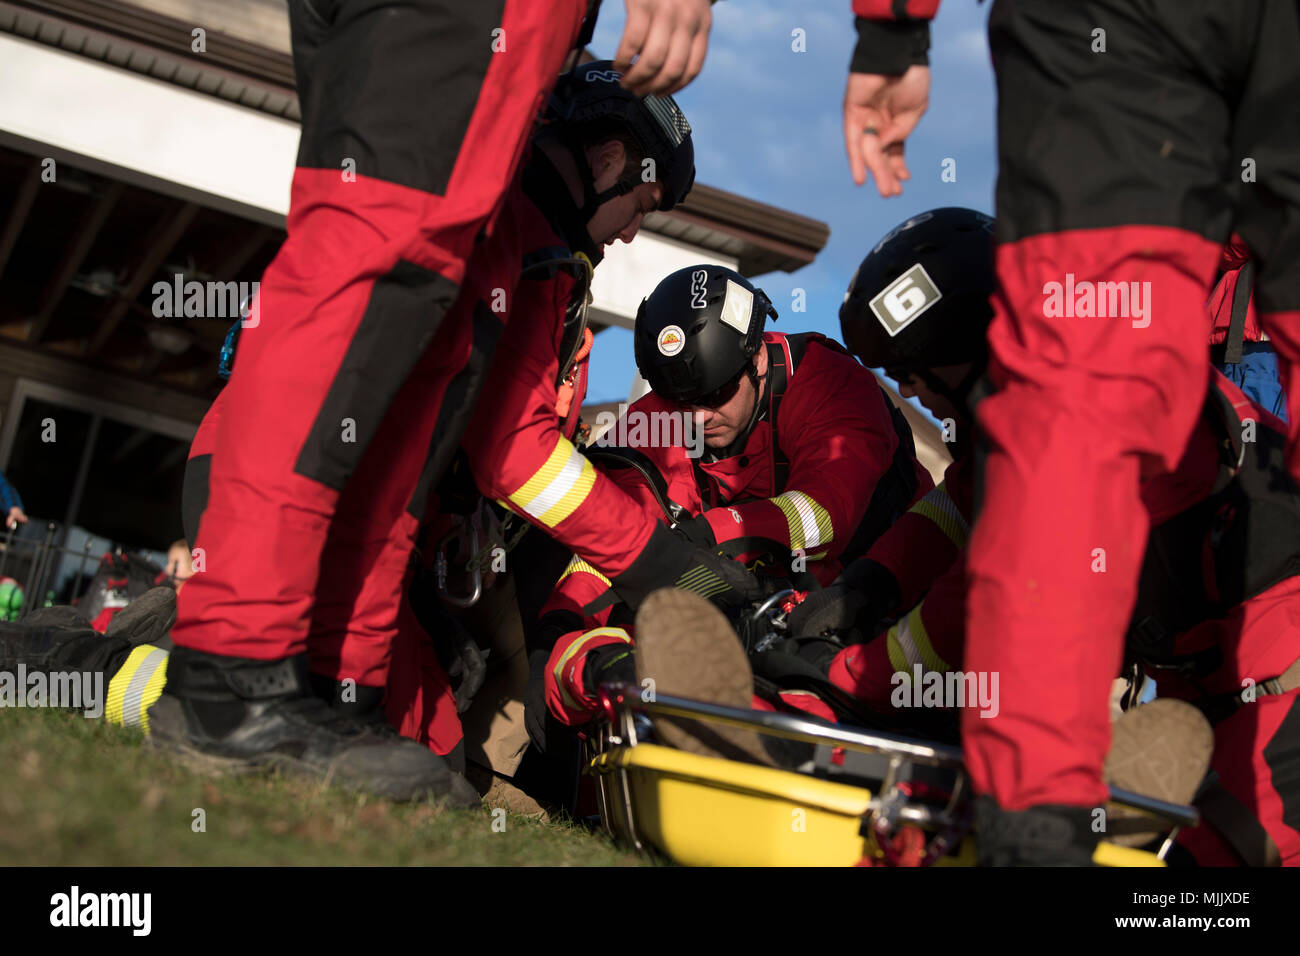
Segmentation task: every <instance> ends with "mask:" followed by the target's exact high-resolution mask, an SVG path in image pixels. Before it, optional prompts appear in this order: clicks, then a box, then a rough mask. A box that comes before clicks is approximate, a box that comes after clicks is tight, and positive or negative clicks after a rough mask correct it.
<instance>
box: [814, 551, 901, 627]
mask: <svg viewBox="0 0 1300 956" xmlns="http://www.w3.org/2000/svg"><path fill="white" fill-rule="evenodd" d="M901 599H902V595H901V591H900V589H899V587H898V581H897V580H896V579H895V578H894V575H893V574H892V573H891V572H890V571H889V569H888V568H886V567H885V566H884V565H882V564H879V563H877V562H875V561H871V560H868V559H867V558H861V559H859V560H857V561H854V562H853V563H852V564H850V565H849V566H848V567H847V568H845V569H844V573H843V574H841V575H840V577H839V580H837V581H836V582H835V583H834V584H832V585H831V586H830V587H828V588H823V589H822V590H820V591H814V592H812V593H811V594H809V595H808V597H806V598H805V599H804V600H803V601H802V602H801V603H800V604H799V605H798V606H796V607H795V609H794V610H793V611H791V612H790V618H789V624H790V633H791V634H793V635H794V636H795V637H821V636H823V635H826V634H832V633H837V632H838V633H843V632H846V631H850V630H856V631H857V632H858V633H857V634H856V635H853V637H852V639H853V640H861V641H869V640H871V639H872V638H873V637H875V636H876V634H877V633H878V632H879V631H880V629H881V626H882V625H883V624H884V622H885V621H888V620H889V619H891V618H892V617H893V616H894V612H895V611H896V609H897V607H898V604H899V602H900V600H901Z"/></svg>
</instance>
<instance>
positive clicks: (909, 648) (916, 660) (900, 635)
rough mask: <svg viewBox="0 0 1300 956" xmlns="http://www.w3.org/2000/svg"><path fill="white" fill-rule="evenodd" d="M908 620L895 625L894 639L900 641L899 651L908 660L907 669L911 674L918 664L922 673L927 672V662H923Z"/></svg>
mask: <svg viewBox="0 0 1300 956" xmlns="http://www.w3.org/2000/svg"><path fill="white" fill-rule="evenodd" d="M908 617H911V615H908ZM907 620H908V618H907V617H905V618H903V619H902V620H901V621H899V622H898V623H897V624H896V625H894V637H895V639H897V641H898V647H899V650H901V651H902V652H903V656H904V657H906V658H907V669H908V671H909V672H910V671H911V670H912V668H914V667H916V665H917V664H920V665H921V669H922V671H924V670H925V661H923V660H921V652H920V651H919V650H918V649H917V647H916V642H915V641H914V640H912V629H911V628H910V627H909V626H908V624H907Z"/></svg>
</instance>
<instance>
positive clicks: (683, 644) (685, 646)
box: [635, 588, 776, 766]
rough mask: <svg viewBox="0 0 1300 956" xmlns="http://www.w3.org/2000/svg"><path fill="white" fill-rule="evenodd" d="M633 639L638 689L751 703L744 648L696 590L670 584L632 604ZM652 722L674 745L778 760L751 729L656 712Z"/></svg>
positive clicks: (740, 705) (746, 706)
mask: <svg viewBox="0 0 1300 956" xmlns="http://www.w3.org/2000/svg"><path fill="white" fill-rule="evenodd" d="M635 643H636V654H635V659H636V676H637V683H638V684H640V685H641V686H642V687H643V688H648V689H650V688H652V689H653V692H654V693H655V694H665V695H668V696H671V697H685V698H688V699H690V700H699V701H706V702H708V703H713V704H720V705H722V706H724V707H734V708H736V709H738V710H750V709H751V708H752V706H753V691H754V675H753V673H752V672H751V671H750V668H749V660H748V658H747V657H746V656H745V650H744V648H742V647H741V646H740V640H739V639H738V638H737V637H736V634H735V632H734V631H733V630H732V629H731V625H730V624H728V623H727V619H726V618H725V617H723V615H722V612H721V611H719V610H718V609H717V608H715V607H714V606H713V605H712V604H710V603H709V602H708V601H706V600H705V599H704V598H702V597H700V596H699V595H697V594H693V593H691V592H690V591H680V590H677V589H676V588H664V589H662V590H659V591H655V592H654V593H653V594H651V595H650V596H649V597H647V598H646V599H645V600H644V601H643V602H642V603H641V607H640V609H639V610H638V611H637V615H636V635H635ZM647 679H648V680H651V681H653V683H652V684H646V683H645V681H646V680H647ZM653 723H654V728H655V733H656V734H657V735H658V737H659V740H660V741H661V742H663V743H665V744H667V745H669V746H671V747H676V748H677V749H678V750H685V751H687V752H689V753H693V754H700V755H702V756H705V757H720V758H722V759H724V760H747V761H751V762H754V763H761V764H765V765H767V766H776V762H775V761H774V760H773V759H772V757H771V756H770V755H769V754H768V752H767V749H766V748H765V747H764V745H763V738H762V737H761V736H760V735H759V734H757V733H755V732H754V731H752V730H745V729H744V728H740V727H727V726H723V725H722V724H705V723H701V722H699V721H695V720H686V719H683V718H678V717H655V718H654V720H653Z"/></svg>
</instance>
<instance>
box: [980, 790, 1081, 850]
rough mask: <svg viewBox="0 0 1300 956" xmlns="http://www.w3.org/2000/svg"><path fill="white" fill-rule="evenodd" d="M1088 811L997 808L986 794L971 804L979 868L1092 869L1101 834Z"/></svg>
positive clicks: (1050, 806) (1045, 807)
mask: <svg viewBox="0 0 1300 956" xmlns="http://www.w3.org/2000/svg"><path fill="white" fill-rule="evenodd" d="M1093 819H1094V814H1093V809H1092V808H1089V807H1066V806H1059V805H1055V804H1044V805H1042V806H1037V807H1029V808H1028V809H1025V810H1003V809H1002V808H1001V807H999V806H998V805H997V803H996V802H995V801H994V800H993V799H992V798H991V797H987V796H981V797H978V798H976V800H975V842H976V847H977V848H978V855H979V865H980V866H1092V854H1093V852H1094V851H1095V850H1096V849H1097V844H1098V843H1099V842H1101V834H1100V833H1095V832H1094V831H1093V829H1092V821H1093Z"/></svg>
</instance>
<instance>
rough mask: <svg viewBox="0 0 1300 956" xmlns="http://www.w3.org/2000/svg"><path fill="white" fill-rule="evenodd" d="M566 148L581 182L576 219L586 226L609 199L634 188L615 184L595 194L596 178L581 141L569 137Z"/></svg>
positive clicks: (620, 183) (574, 137)
mask: <svg viewBox="0 0 1300 956" xmlns="http://www.w3.org/2000/svg"><path fill="white" fill-rule="evenodd" d="M568 146H569V152H570V153H572V154H573V161H574V163H576V164H577V167H578V178H579V179H581V180H582V205H581V206H580V207H579V208H578V217H579V218H580V219H581V220H582V222H583V225H586V224H588V223H590V222H591V220H592V219H594V218H595V217H596V213H597V212H599V210H600V207H601V206H603V205H605V203H607V202H609V201H610V200H611V199H617V198H618V197H619V196H625V195H627V194H628V193H630V192H631V191H632V190H633V189H635V188H636V186H635V184H633V183H629V182H617V183H615V184H614V185H613V186H610V187H609V188H608V189H606V190H604V191H603V192H599V193H598V192H596V176H595V174H594V173H593V172H592V171H591V164H590V163H588V162H587V151H586V150H585V149H583V148H582V143H581V141H579V139H578V137H577V136H576V135H573V136H570V137H569V141H568Z"/></svg>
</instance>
